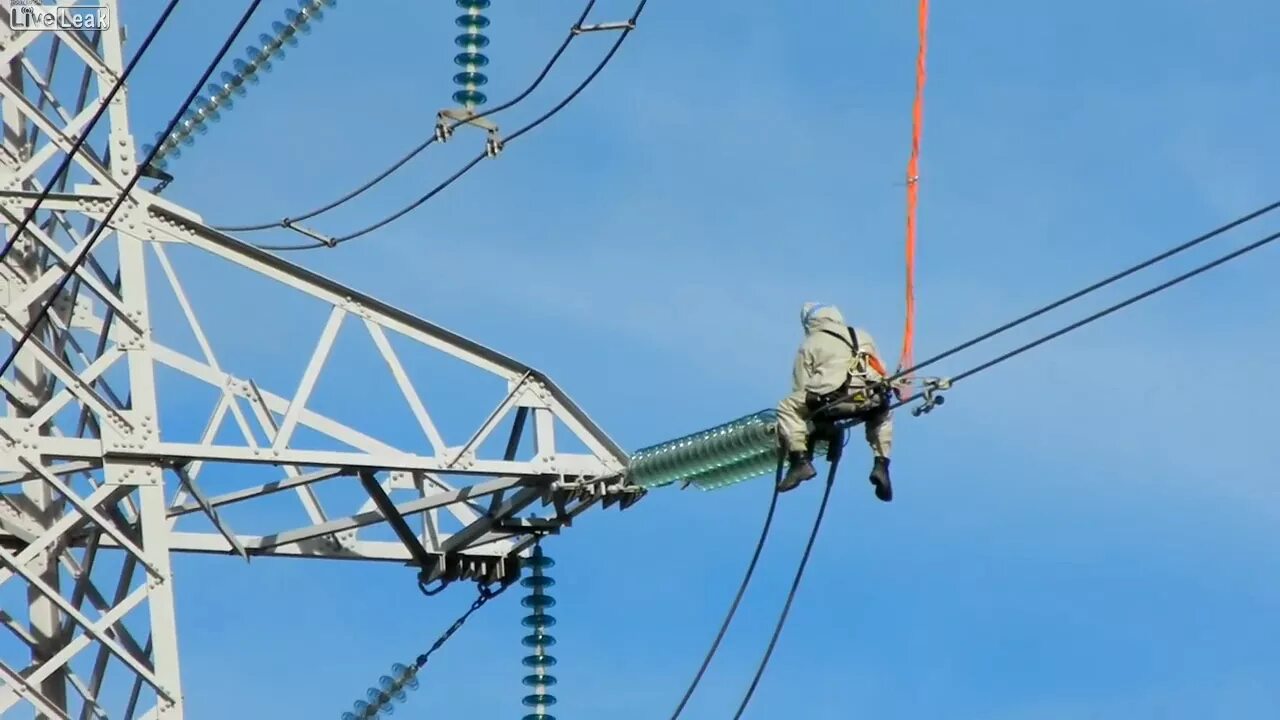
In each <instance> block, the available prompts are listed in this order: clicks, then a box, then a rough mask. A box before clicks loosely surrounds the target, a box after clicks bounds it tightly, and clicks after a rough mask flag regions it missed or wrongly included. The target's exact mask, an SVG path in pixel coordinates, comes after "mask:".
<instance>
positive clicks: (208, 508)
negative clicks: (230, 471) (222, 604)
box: [173, 465, 249, 562]
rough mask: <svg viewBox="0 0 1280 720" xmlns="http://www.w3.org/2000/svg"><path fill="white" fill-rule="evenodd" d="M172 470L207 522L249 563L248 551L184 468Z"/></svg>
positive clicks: (178, 467) (181, 466) (179, 467)
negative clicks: (205, 516) (198, 506)
mask: <svg viewBox="0 0 1280 720" xmlns="http://www.w3.org/2000/svg"><path fill="white" fill-rule="evenodd" d="M173 470H174V472H175V473H177V475H178V480H179V481H180V482H181V483H182V487H183V488H185V489H186V491H187V492H188V493H190V494H191V497H193V498H195V500H196V502H197V503H199V505H200V509H201V510H203V511H204V514H205V515H207V516H209V521H210V522H212V523H213V526H214V527H215V528H217V529H218V532H219V533H220V534H221V535H222V537H224V538H226V540H227V542H229V543H231V547H233V548H235V550H236V552H237V553H239V554H240V557H242V558H244V561H245V562H249V551H248V550H245V549H244V545H241V544H240V541H239V540H237V539H236V534H235V532H233V531H232V530H231V528H230V527H229V526H227V524H226V522H225V521H224V520H223V519H222V516H221V515H219V514H218V509H217V508H215V507H214V506H213V504H212V503H210V502H209V500H208V498H206V497H205V496H204V493H202V492H200V488H198V487H196V481H195V478H193V477H191V475H190V474H188V473H187V468H186V466H184V465H179V466H177V467H175V468H174V469H173Z"/></svg>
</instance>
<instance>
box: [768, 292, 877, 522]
mask: <svg viewBox="0 0 1280 720" xmlns="http://www.w3.org/2000/svg"><path fill="white" fill-rule="evenodd" d="M800 322H801V324H802V325H803V326H804V342H803V343H801V345H800V351H799V352H798V353H797V354H796V361H795V369H794V370H793V372H792V388H791V390H792V392H791V394H790V395H788V396H786V397H785V398H783V399H782V401H781V402H780V403H778V436H779V438H780V440H781V442H782V443H783V444H784V445H785V450H786V452H787V456H788V460H789V467H788V468H787V474H786V476H785V477H783V478H782V481H781V483H780V484H779V485H778V490H779V492H787V491H788V490H793V489H795V488H796V487H797V486H798V485H799V484H800V483H802V482H804V481H806V480H809V479H810V478H812V477H814V476H815V475H817V471H816V470H814V469H813V458H812V453H811V451H810V450H809V448H808V440H809V419H810V417H811V415H812V414H813V412H814V411H815V410H818V409H819V408H823V407H827V406H829V404H830V403H832V402H833V401H836V400H841V401H843V402H841V403H840V405H839V407H838V408H837V412H838V413H839V414H840V415H842V416H844V417H857V418H860V419H862V421H863V424H864V426H865V429H866V437H867V443H868V444H869V445H870V446H871V450H872V452H874V453H875V464H874V465H873V466H872V469H871V478H870V479H871V484H872V485H874V486H875V494H876V497H877V498H879V499H880V500H882V501H884V502H889V501H890V500H892V499H893V486H892V484H890V481H889V449H890V445H891V443H892V440H893V419H892V415H891V413H890V410H889V400H890V398H889V388H888V386H887V383H886V382H885V381H886V380H887V373H886V372H885V369H884V364H883V363H881V361H880V355H879V352H878V351H877V350H876V345H875V341H874V340H872V338H871V335H870V334H868V333H867V332H865V331H863V330H861V329H858V328H854V327H850V326H846V325H845V321H844V316H843V315H841V314H840V310H839V309H838V308H836V307H835V306H834V305H825V304H822V303H813V302H809V303H805V304H804V308H803V309H802V310H801V314H800Z"/></svg>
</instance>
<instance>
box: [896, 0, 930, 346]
mask: <svg viewBox="0 0 1280 720" xmlns="http://www.w3.org/2000/svg"><path fill="white" fill-rule="evenodd" d="M928 31H929V0H920V49H919V51H918V53H917V55H916V98H915V104H914V106H913V107H912V113H911V114H912V119H911V159H910V160H909V161H908V162H907V322H906V329H905V330H904V331H903V335H902V357H901V358H900V359H899V360H898V368H899V369H900V370H906V369H908V368H910V367H911V364H912V362H913V355H912V347H913V346H914V344H915V332H916V288H915V273H916V198H917V194H918V192H919V186H920V134H921V130H922V129H923V125H924V83H925V55H926V53H927V51H928V48H929V45H928Z"/></svg>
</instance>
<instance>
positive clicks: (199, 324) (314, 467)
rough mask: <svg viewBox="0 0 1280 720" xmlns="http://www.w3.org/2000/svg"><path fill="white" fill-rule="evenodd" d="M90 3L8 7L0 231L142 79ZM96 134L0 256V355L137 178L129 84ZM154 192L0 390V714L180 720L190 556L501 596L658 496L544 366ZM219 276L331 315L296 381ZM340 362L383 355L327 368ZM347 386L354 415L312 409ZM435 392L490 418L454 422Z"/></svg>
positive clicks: (54, 312)
mask: <svg viewBox="0 0 1280 720" xmlns="http://www.w3.org/2000/svg"><path fill="white" fill-rule="evenodd" d="M93 4H94V5H100V6H102V7H103V8H104V9H105V12H107V13H108V16H109V24H108V27H106V28H104V29H91V30H74V29H68V30H50V31H40V32H31V31H19V30H15V29H13V28H12V27H10V26H9V24H8V23H7V18H8V14H9V9H10V8H9V6H10V2H9V0H0V13H2V14H3V16H4V18H5V19H6V23H5V27H4V28H0V56H2V57H0V60H2V63H0V67H2V68H3V72H2V74H3V78H2V80H0V112H2V114H3V122H4V142H3V151H2V152H0V227H2V228H3V233H4V241H5V242H7V241H8V240H9V239H10V238H11V237H12V234H13V233H14V231H15V228H16V226H17V225H18V224H19V223H20V222H21V220H22V218H23V217H24V215H25V214H26V213H27V212H28V210H29V209H30V208H31V207H32V205H33V203H34V201H35V198H36V196H37V194H38V193H39V192H40V191H41V190H42V189H44V187H45V185H44V184H43V183H46V182H48V179H49V177H50V176H51V175H52V170H53V168H55V167H56V165H57V164H58V162H59V161H60V160H61V158H62V157H64V154H65V153H66V152H67V151H68V150H69V148H70V146H71V144H72V142H73V141H74V138H75V137H77V136H78V135H79V134H80V133H81V132H82V130H83V128H84V126H85V125H86V123H87V121H88V119H89V118H90V116H91V115H92V114H93V113H94V111H95V109H96V108H98V107H99V105H100V103H101V98H102V97H103V96H104V95H105V94H106V93H107V92H108V90H109V89H110V88H111V86H112V84H113V83H114V82H115V81H116V79H117V78H119V77H120V75H121V73H122V71H123V66H124V62H123V56H124V51H123V47H122V45H123V32H122V25H121V23H120V16H119V13H118V7H117V5H118V2H117V0H95V1H94V2H93ZM145 64H146V61H145V60H144V65H145ZM90 137H91V141H90V142H88V143H86V145H85V146H84V148H83V150H82V151H81V152H80V153H79V154H77V156H76V157H75V162H74V164H73V166H72V172H71V173H69V174H68V176H67V177H66V178H64V180H63V181H62V182H59V183H58V184H57V185H56V187H55V188H54V189H53V193H52V195H51V196H50V197H49V198H48V200H47V201H46V202H44V203H43V204H42V205H41V207H40V210H39V212H38V214H37V215H36V216H35V218H34V221H33V222H32V223H31V224H30V225H29V226H28V230H27V231H26V232H25V233H23V235H22V236H21V237H19V238H17V239H16V243H15V245H14V247H13V249H12V251H11V252H10V253H9V254H8V256H6V257H5V258H4V262H3V264H2V265H0V308H2V313H0V328H3V330H2V332H3V334H4V336H5V337H6V338H8V339H9V341H10V342H6V343H3V345H4V347H3V352H5V353H6V354H7V353H8V352H9V351H10V350H11V349H12V348H13V347H14V342H16V340H17V338H19V337H21V335H22V334H23V331H24V328H25V327H26V326H27V324H28V323H29V322H31V320H32V319H33V317H35V316H36V313H37V311H38V309H39V308H40V307H41V306H42V304H43V303H45V302H46V301H48V300H49V299H50V298H49V296H50V294H51V292H52V291H53V290H54V289H55V287H56V286H57V285H58V283H59V280H60V279H61V277H62V275H63V273H64V272H65V271H66V270H67V268H68V267H70V264H71V260H72V258H73V257H75V255H76V254H77V253H78V252H79V251H80V250H81V249H82V248H83V247H84V245H83V244H84V243H85V242H86V241H87V239H88V238H89V236H90V235H91V233H92V232H93V231H94V230H95V229H96V228H97V227H98V223H100V222H101V221H102V219H103V217H104V216H105V213H106V210H107V208H108V207H109V206H110V204H111V203H112V202H113V200H114V199H115V198H116V197H118V196H119V195H120V192H121V190H122V187H123V186H124V184H125V183H126V182H127V181H128V180H129V178H130V173H132V172H133V171H134V168H135V167H136V165H137V162H138V158H139V157H140V152H139V146H138V145H137V144H135V136H134V134H133V132H132V131H131V129H130V125H129V103H128V93H127V88H126V89H125V90H123V91H121V92H120V93H119V94H118V95H117V96H116V98H115V99H114V100H113V101H112V102H111V103H110V106H109V111H108V112H107V114H106V116H105V117H104V118H103V121H102V122H100V123H99V125H98V127H97V128H96V129H95V131H94V133H93V134H92V135H91V136H90ZM145 139H146V140H150V138H149V137H147V138H145ZM149 184H150V181H149V180H148V181H144V182H143V183H140V184H139V186H138V189H137V190H135V191H134V192H133V193H132V194H131V196H130V199H129V200H128V201H127V202H126V203H125V204H124V206H123V207H122V208H121V210H120V211H119V212H118V213H117V214H116V215H115V216H114V217H112V218H111V219H110V221H109V222H108V223H107V231H106V232H104V234H103V235H102V236H101V238H100V239H99V240H98V242H97V243H96V244H95V245H94V246H93V251H92V254H91V255H90V256H89V259H88V261H87V262H85V263H84V264H83V265H81V266H80V267H79V269H78V270H77V271H76V272H75V274H74V277H73V279H72V280H71V281H70V282H69V283H68V284H67V285H66V288H65V290H64V291H63V292H62V293H61V294H60V295H59V296H58V297H57V298H54V299H53V300H54V301H53V304H52V306H51V312H49V313H48V316H47V318H46V319H45V320H44V321H42V322H40V323H39V325H38V326H37V328H36V331H35V332H34V334H33V335H32V336H31V338H30V341H29V342H27V343H25V344H23V345H22V347H21V352H20V353H19V355H18V356H17V360H16V362H15V363H14V364H13V367H12V368H11V369H10V371H9V372H7V373H5V375H4V376H3V377H0V393H2V395H3V404H4V415H3V417H2V418H0V625H3V630H2V631H0V715H2V716H3V717H6V718H8V717H31V716H33V715H34V716H35V717H40V718H81V719H86V718H112V719H115V718H165V719H176V718H182V717H183V690H182V673H181V667H182V666H181V662H180V658H179V651H178V628H179V627H180V625H181V617H182V611H181V609H180V608H177V607H175V593H174V582H175V580H174V575H173V570H172V558H173V554H174V553H207V554H222V555H228V556H232V557H243V558H245V559H249V558H253V557H258V556H286V557H293V558H308V559H347V560H368V561H385V562H392V563H402V564H409V565H413V566H414V567H415V569H416V570H420V571H421V576H420V577H421V579H422V581H424V582H426V583H428V584H431V585H432V586H433V587H434V586H435V585H436V584H437V583H440V582H447V581H450V580H454V579H457V580H477V581H497V580H503V579H505V580H510V579H512V578H513V577H514V575H515V574H516V573H518V572H519V570H518V565H519V563H518V559H517V558H518V556H519V555H521V554H526V555H527V552H526V550H527V549H528V548H530V547H531V546H532V545H533V543H534V540H535V538H536V536H537V535H538V534H540V533H545V532H554V531H556V530H558V529H559V528H560V527H562V526H564V525H566V524H568V523H569V522H570V521H571V519H572V518H573V517H574V516H576V515H578V514H580V513H582V512H583V511H584V510H586V509H588V508H590V507H592V506H596V505H603V506H611V505H616V506H620V507H626V506H628V505H630V504H631V503H632V502H634V501H635V500H636V499H638V498H639V497H641V496H642V495H643V493H644V490H643V489H641V488H639V487H638V486H635V485H633V484H630V482H629V481H628V480H626V479H625V476H624V471H625V468H626V463H627V454H626V453H625V452H624V451H623V450H622V449H621V448H619V447H618V446H617V445H616V444H615V443H614V442H612V441H611V440H610V439H609V438H608V437H607V436H606V434H605V433H604V432H603V431H602V430H601V429H600V428H599V427H597V426H596V425H595V424H594V423H593V422H592V421H591V420H590V419H589V418H588V417H587V416H586V415H585V414H584V413H583V412H582V410H581V409H580V408H578V407H577V406H576V405H575V404H574V403H573V401H572V400H570V399H569V397H568V396H567V395H566V394H565V393H564V392H563V391H562V390H561V389H560V388H559V387H558V386H557V385H556V384H555V383H553V382H552V381H551V380H550V379H548V378H547V377H546V376H545V375H543V374H542V373H540V372H538V371H536V370H534V369H532V368H530V367H527V366H525V365H523V364H521V363H520V362H517V361H516V360H514V359H512V358H510V357H506V356H504V355H502V354H499V353H498V352H495V351H494V350H491V349H489V348H487V347H485V346H482V345H480V344H478V343H476V342H473V341H471V340H468V339H465V338H463V337H460V336H459V335H457V334H454V333H452V332H450V331H448V330H445V329H443V328H441V327H438V326H436V325H434V324H432V323H429V322H426V321H425V320H422V319H419V318H417V317H415V316H413V315H411V314H410V313H408V312H405V311H403V310H400V309H397V308H395V307H392V306H390V305H388V304H386V303H383V302H379V301H378V300H375V299H374V298H371V297H369V296H367V295H364V294H362V293H360V292H357V291H355V290H353V289H351V288H348V287H344V286H343V285H341V284H339V283H337V282H334V281H331V280H329V279H326V278H324V277H321V276H318V275H316V274H315V273H312V272H309V271H307V270H304V269H302V268H300V267H298V266H296V265H293V264H290V263H288V262H286V261H284V260H281V259H280V258H279V257H276V256H274V255H272V254H269V253H266V252H263V251H260V250H257V249H255V248H253V247H251V246H248V245H246V244H244V243H242V242H240V241H238V240H236V239H234V238H232V237H229V236H227V235H225V234H222V233H220V232H218V231H216V230H214V229H212V228H210V227H209V226H207V225H206V224H205V223H204V222H203V221H202V219H201V217H200V216H199V215H198V214H197V213H195V212H193V211H191V210H188V209H185V208H183V207H179V206H178V205H176V204H174V203H172V202H169V201H167V200H164V199H161V198H160V197H158V196H157V195H156V194H155V193H154V192H153V191H152V190H154V186H151V187H152V189H151V190H149V189H147V186H148V185H149ZM179 255H181V256H182V258H181V260H185V261H190V262H189V263H188V264H187V265H184V264H183V263H182V262H180V261H179V258H178V257H177V256H179ZM214 263H221V264H222V265H225V266H227V268H228V269H227V272H239V273H241V274H242V275H243V276H244V277H245V278H247V279H246V281H245V283H244V284H240V283H236V284H234V285H230V286H225V287H224V289H223V291H222V292H224V293H227V292H234V293H236V294H237V295H243V294H244V293H252V292H257V291H256V290H253V289H252V288H253V287H256V286H255V285H254V284H253V283H258V285H261V286H263V287H266V288H267V290H263V292H269V293H275V295H272V297H276V296H282V295H284V294H289V295H291V297H292V299H291V300H290V302H289V303H287V304H285V305H283V306H282V307H285V308H288V310H282V311H281V312H293V311H294V310H293V309H294V308H297V307H301V306H302V305H303V304H310V306H311V307H312V309H313V310H314V311H315V312H316V313H317V317H318V318H319V321H318V322H317V323H316V326H317V327H316V334H315V336H314V340H313V341H311V342H310V343H309V344H308V345H307V347H297V346H296V343H295V344H294V345H292V346H291V348H290V349H291V350H292V351H295V352H297V353H298V355H299V356H300V358H301V361H300V362H298V363H296V364H297V365H298V367H297V368H296V370H295V371H292V372H293V374H292V376H291V377H290V375H289V373H290V372H291V370H290V369H289V368H288V367H284V366H272V368H271V371H269V372H265V373H258V376H255V373H253V372H249V371H247V370H245V369H243V368H242V367H241V365H242V363H240V362H239V361H238V360H237V357H238V353H239V354H243V352H242V351H243V349H244V347H245V345H246V344H250V345H254V346H257V347H258V348H264V347H265V348H270V347H271V343H272V342H273V341H272V340H271V339H270V338H257V337H252V333H253V332H254V328H253V324H252V323H251V322H249V321H248V320H247V319H246V320H245V321H243V322H238V323H230V324H228V323H227V322H225V321H218V316H219V315H221V314H223V313H224V312H226V311H224V310H220V308H219V306H218V303H219V301H218V299H217V297H218V296H217V295H216V294H215V295H212V296H210V297H211V298H213V299H212V300H211V301H205V302H202V301H201V300H200V298H199V295H200V293H199V292H197V289H193V287H192V286H201V279H202V278H201V277H200V275H201V274H203V273H204V271H205V270H207V269H208V268H209V267H211V265H212V264H214ZM188 267H194V268H196V270H195V271H194V272H191V271H186V272H184V269H185V268H188ZM250 281H252V282H250ZM203 289H204V290H206V291H207V290H208V288H207V287H204V288H203ZM206 294H207V293H206ZM264 302H266V301H265V300H264ZM210 305H212V307H210ZM224 320H225V319H224ZM214 326H216V328H215V327H214ZM228 326H229V327H230V329H231V331H230V333H227V332H223V334H222V336H221V337H218V336H217V333H216V332H215V331H214V330H215V329H222V330H224V331H225V330H227V328H228ZM246 333H247V334H249V336H246V335H245V334H246ZM341 348H356V349H358V351H359V352H363V353H367V354H366V355H363V356H362V357H365V358H366V359H367V360H368V362H364V363H361V364H358V365H357V366H354V367H358V368H359V372H356V373H353V372H351V371H348V372H346V373H343V374H340V376H338V377H334V375H335V374H337V373H335V372H332V371H327V370H326V368H327V367H328V366H329V365H331V363H329V362H328V361H329V360H330V359H331V357H333V356H334V355H335V354H336V353H338V352H339V350H340V349H341ZM282 351H283V350H282ZM246 364H247V363H246ZM344 367H352V366H347V365H344ZM263 375H265V377H264V376H263ZM335 384H336V385H337V386H340V387H341V388H343V389H344V392H345V393H346V394H345V395H342V397H345V398H346V401H345V402H329V403H327V404H325V403H321V402H319V400H318V399H317V398H318V397H319V395H318V394H317V393H318V392H319V390H318V388H320V387H322V386H327V387H333V386H334V385H335ZM353 398H360V400H359V401H357V400H355V399H353ZM442 400H444V401H447V402H446V404H447V405H449V406H450V407H456V406H459V405H461V406H465V407H467V408H472V409H474V411H475V412H473V413H470V414H467V413H454V416H453V417H454V418H455V419H457V418H461V417H463V416H466V417H467V418H468V419H465V420H457V422H446V421H445V420H442V419H441V416H442V415H447V414H448V413H437V412H434V411H433V409H432V408H433V403H432V401H435V402H436V403H439V402H440V401H442ZM370 405H372V406H375V407H377V408H383V407H385V408H392V407H393V406H394V407H396V408H398V409H399V410H400V411H402V412H403V416H404V417H406V418H409V420H408V421H406V422H405V423H403V424H402V425H397V426H396V427H397V430H396V431H395V432H390V433H389V431H387V429H386V428H387V427H388V424H387V423H385V422H369V421H368V420H367V418H365V419H361V416H362V414H363V415H364V416H367V415H368V414H369V413H368V412H364V413H360V412H356V411H357V410H367V406H370ZM361 406H365V407H361ZM388 411H389V410H388ZM197 413H198V414H199V416H200V419H199V421H196V420H195V417H196V414H197ZM388 527H390V528H391V529H392V530H394V533H392V532H389V531H388ZM378 533H381V535H379V534H378ZM254 570H255V568H254V567H252V566H251V567H250V568H248V569H246V572H253V571H254ZM258 571H259V572H261V570H260V569H259V570H258ZM340 709H341V708H335V714H336V712H337V711H340Z"/></svg>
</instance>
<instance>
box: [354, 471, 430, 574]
mask: <svg viewBox="0 0 1280 720" xmlns="http://www.w3.org/2000/svg"><path fill="white" fill-rule="evenodd" d="M360 484H361V485H363V486H364V490H365V492H367V493H369V498H370V499H372V500H373V504H374V506H376V507H377V508H378V512H379V513H381V515H382V517H383V518H385V519H386V521H387V524H388V525H390V526H391V529H392V530H394V531H395V533H396V537H398V538H400V542H402V543H404V546H405V548H406V549H408V551H409V554H410V555H412V556H413V560H414V562H416V563H417V564H418V566H419V567H421V568H422V572H424V573H425V572H426V571H427V568H429V567H431V566H432V565H433V564H434V561H433V560H432V559H431V556H430V555H429V554H428V553H427V549H426V548H425V547H423V546H422V543H421V542H420V541H419V540H418V536H417V535H414V534H413V529H412V528H410V527H409V523H407V522H405V520H404V516H403V515H401V514H400V513H399V512H397V511H396V506H395V503H393V502H391V498H390V497H388V496H387V493H386V491H384V490H383V489H382V486H381V485H379V484H378V480H377V478H375V477H374V476H373V473H372V472H369V471H368V470H361V471H360Z"/></svg>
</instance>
